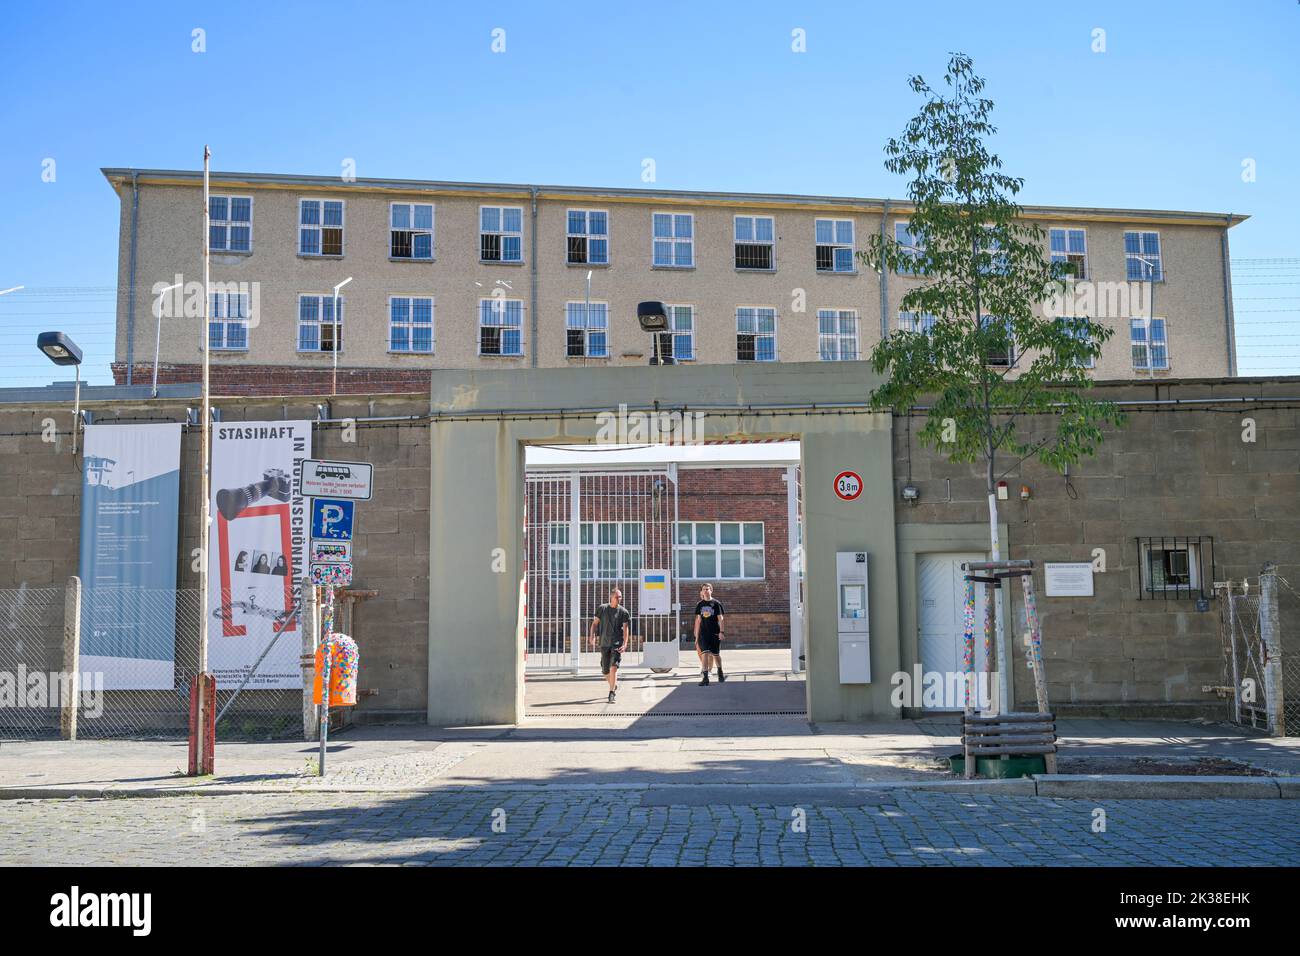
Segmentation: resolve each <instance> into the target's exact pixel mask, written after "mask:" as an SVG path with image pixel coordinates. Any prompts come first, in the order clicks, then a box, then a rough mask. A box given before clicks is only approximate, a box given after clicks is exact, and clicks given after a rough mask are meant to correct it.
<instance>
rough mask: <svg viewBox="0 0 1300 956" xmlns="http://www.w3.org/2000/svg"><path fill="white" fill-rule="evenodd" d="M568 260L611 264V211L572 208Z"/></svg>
mask: <svg viewBox="0 0 1300 956" xmlns="http://www.w3.org/2000/svg"><path fill="white" fill-rule="evenodd" d="M567 239H568V250H567V252H568V261H569V262H571V263H573V264H574V265H593V266H604V265H609V213H608V212H606V211H605V210H603V209H570V210H569V214H568V236H567Z"/></svg>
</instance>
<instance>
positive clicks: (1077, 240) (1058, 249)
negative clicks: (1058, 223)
mask: <svg viewBox="0 0 1300 956" xmlns="http://www.w3.org/2000/svg"><path fill="white" fill-rule="evenodd" d="M1048 246H1049V248H1050V250H1051V255H1052V261H1053V262H1059V263H1061V264H1062V265H1064V266H1065V271H1066V274H1067V275H1069V276H1070V277H1071V278H1073V279H1076V280H1078V281H1083V280H1084V279H1087V278H1088V235H1087V232H1086V231H1085V230H1083V229H1063V228H1057V229H1051V230H1049V232H1048Z"/></svg>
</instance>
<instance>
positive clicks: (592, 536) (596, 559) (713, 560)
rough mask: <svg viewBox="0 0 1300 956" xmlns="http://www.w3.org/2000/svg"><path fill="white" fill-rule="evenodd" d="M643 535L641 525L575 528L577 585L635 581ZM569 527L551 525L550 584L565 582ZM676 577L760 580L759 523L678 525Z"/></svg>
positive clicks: (599, 524) (626, 523)
mask: <svg viewBox="0 0 1300 956" xmlns="http://www.w3.org/2000/svg"><path fill="white" fill-rule="evenodd" d="M644 534H645V530H644V527H643V525H642V523H641V522H639V521H583V522H581V523H580V524H579V526H578V536H579V542H578V549H577V551H578V576H579V578H580V579H581V580H584V581H589V580H593V579H594V580H619V579H626V578H635V577H636V576H637V575H638V574H639V573H640V572H641V567H642V562H643V558H644V554H643V551H644ZM570 537H571V535H570V532H569V525H568V524H567V523H564V522H558V521H556V522H551V523H550V525H549V528H548V530H547V543H546V568H547V576H548V577H549V578H550V579H551V580H552V581H567V580H568V579H569V574H570V569H571V568H572V567H573V552H574V548H573V546H572V544H571V542H570ZM674 538H675V548H674V551H675V553H676V555H677V577H678V578H679V579H680V580H713V579H723V580H743V581H761V580H763V578H764V562H763V523H762V522H761V521H686V522H680V523H678V524H677V525H676V534H675V536H674Z"/></svg>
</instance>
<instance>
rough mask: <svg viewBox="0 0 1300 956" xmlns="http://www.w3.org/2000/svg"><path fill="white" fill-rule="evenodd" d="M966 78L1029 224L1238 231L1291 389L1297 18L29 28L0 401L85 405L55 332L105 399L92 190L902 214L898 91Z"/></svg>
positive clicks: (943, 10)
mask: <svg viewBox="0 0 1300 956" xmlns="http://www.w3.org/2000/svg"><path fill="white" fill-rule="evenodd" d="M195 29H202V30H203V31H204V40H205V43H206V52H202V53H196V52H194V51H193V49H192V47H193V45H194V39H193V31H194V30H195ZM497 29H500V30H503V31H504V40H505V50H504V52H500V53H496V52H493V49H492V45H493V31H494V30H497ZM796 29H801V30H803V31H804V35H805V37H806V52H801V53H797V52H794V51H793V50H792V43H793V40H792V31H794V30H796ZM1097 30H1104V31H1105V33H1104V43H1105V50H1104V52H1096V51H1095V50H1094V47H1095V46H1097V45H1098V44H1097V38H1098V35H1097V34H1096V33H1095V31H1097ZM955 50H960V51H962V52H965V53H967V54H969V55H971V56H972V57H974V59H975V64H976V68H977V70H978V72H980V73H981V74H983V75H984V76H985V77H986V78H987V80H988V87H987V89H986V92H987V94H988V95H989V96H990V97H991V98H992V99H993V100H994V102H995V103H996V104H997V106H996V110H995V114H994V115H995V119H996V122H997V123H998V125H999V126H1000V128H1001V133H1000V135H999V136H998V138H997V140H996V142H995V148H996V149H997V151H998V152H999V153H1000V155H1001V156H1002V159H1003V161H1004V163H1005V166H1006V169H1007V170H1008V171H1009V172H1010V173H1012V174H1013V175H1018V176H1023V177H1024V179H1025V190H1024V192H1023V193H1022V194H1021V197H1020V198H1021V201H1022V202H1025V203H1045V204H1054V205H1080V206H1092V205H1096V206H1127V207H1148V208H1170V209H1190V210H1203V211H1212V212H1238V213H1246V214H1249V215H1250V216H1251V217H1252V218H1251V219H1250V220H1249V221H1248V222H1246V223H1245V224H1244V225H1241V226H1239V227H1237V228H1235V229H1234V230H1232V233H1231V243H1232V256H1233V259H1234V260H1236V261H1235V262H1234V278H1235V296H1236V309H1237V314H1238V333H1239V343H1240V353H1241V369H1242V372H1243V373H1244V374H1282V373H1286V374H1297V373H1300V239H1297V232H1296V223H1297V222H1300V178H1298V173H1300V166H1298V164H1297V162H1296V157H1297V155H1300V122H1297V120H1298V118H1300V95H1298V94H1300V70H1298V69H1297V65H1298V64H1300V4H1298V3H1297V2H1295V0H1257V2H1228V0H1216V2H1208V0H1194V2H1185V3H1164V2H1146V3H1135V2H1133V0H1126V2H1118V3H1112V2H1091V3H1074V4H1066V3H1051V2H1046V0H1039V2H1036V3H994V4H974V3H971V2H969V0H964V2H952V3H949V2H944V3H915V2H914V3H888V4H887V3H882V2H878V0H870V2H856V3H831V2H819V3H803V4H801V3H789V2H787V3H780V2H763V0H750V2H744V3H739V2H729V0H728V2H698V0H697V2H686V3H679V2H675V0H659V2H655V3H640V2H638V3H620V2H614V3H609V4H604V5H601V4H572V3H565V4H560V3H552V2H547V0H533V2H523V3H514V2H496V3H491V4H473V3H470V4H467V3H437V2H424V3H419V2H410V3H397V2H391V3H390V2H374V3H356V2H346V3H330V2H321V3H311V4H306V3H279V2H275V3H268V2H259V3H245V2H223V3H220V4H214V3H178V2H172V3H138V4H132V3H105V2H96V3H84V4H72V3H67V4H35V3H24V4H18V3H16V2H12V3H8V4H6V5H5V6H4V7H3V12H0V123H2V125H0V289H5V288H8V287H10V286H14V285H19V284H22V285H24V286H25V287H26V288H25V289H24V290H23V291H21V292H18V293H13V294H10V295H4V296H0V385H39V384H45V383H48V382H50V381H51V380H54V379H64V378H66V377H67V376H66V375H65V374H63V373H62V372H61V371H56V370H55V369H54V367H53V366H49V365H47V364H45V359H43V358H42V357H41V356H40V355H39V353H37V351H36V349H35V345H34V337H35V333H36V332H38V331H41V330H43V329H46V328H61V329H63V330H65V331H68V332H69V333H70V334H72V335H73V337H74V338H75V339H76V340H77V341H78V342H79V343H81V344H82V346H83V348H84V349H85V352H86V353H87V360H86V365H85V367H84V370H85V373H86V378H87V380H89V381H93V382H98V383H105V382H108V381H111V378H110V375H109V371H108V362H109V361H110V360H111V357H112V339H113V302H114V299H113V295H114V288H113V287H114V283H115V281H116V259H117V247H118V246H117V244H118V235H117V231H118V230H117V223H118V220H117V216H118V202H117V199H116V197H115V196H114V194H113V191H112V190H111V189H110V188H109V186H108V184H107V183H106V182H105V181H104V179H103V177H102V175H101V174H100V172H99V170H100V167H103V166H136V167H144V168H148V167H163V168H186V169H198V168H200V167H201V164H202V151H203V144H204V143H205V142H206V143H210V144H211V146H212V151H213V168H214V169H217V170H237V171H258V172H278V173H300V174H320V175H339V174H340V172H341V170H342V163H343V162H344V161H345V160H347V159H351V160H354V161H355V163H356V174H357V175H358V176H361V177H390V178H399V179H449V180H475V181H505V182H516V183H546V184H580V185H597V186H630V187H636V186H642V185H644V184H643V183H642V181H641V170H642V160H643V159H646V158H652V159H654V161H655V164H656V172H657V182H656V185H658V186H659V187H662V188H668V189H717V190H726V191H756V192H783V193H813V194H835V195H848V196H868V197H887V196H890V197H897V196H902V195H903V194H904V183H903V182H901V181H900V180H898V179H897V178H896V177H894V176H892V175H891V174H889V173H887V172H886V171H885V170H884V168H883V166H882V162H881V161H882V158H883V153H882V146H883V144H884V142H885V141H886V139H887V138H888V137H889V136H891V135H894V134H896V133H897V132H898V131H899V130H901V128H902V126H903V124H904V123H905V122H906V121H907V119H908V117H910V116H911V115H912V114H913V113H914V112H915V110H916V107H917V105H918V99H917V97H916V96H915V94H913V93H912V92H911V91H910V90H909V89H908V87H907V83H906V80H907V77H908V76H909V75H910V74H912V73H918V72H919V73H922V74H923V75H925V76H926V77H927V78H929V79H932V80H939V79H940V77H941V74H942V71H943V66H944V63H945V61H946V58H947V54H948V53H949V51H955ZM50 160H53V163H54V165H53V167H52V168H53V173H54V175H53V181H46V180H47V179H48V178H49V175H48V173H49V170H50V168H51V167H50V165H49V161H50ZM1247 160H1253V161H1254V163H1253V168H1254V176H1253V181H1246V178H1244V177H1243V162H1245V161H1247ZM1261 260H1283V261H1281V262H1270V261H1261ZM1174 361H1175V363H1176V362H1177V355H1176V354H1175V355H1174Z"/></svg>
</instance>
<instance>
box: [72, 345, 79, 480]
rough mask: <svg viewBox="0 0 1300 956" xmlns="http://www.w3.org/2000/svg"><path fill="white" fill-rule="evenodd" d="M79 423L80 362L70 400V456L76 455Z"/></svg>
mask: <svg viewBox="0 0 1300 956" xmlns="http://www.w3.org/2000/svg"><path fill="white" fill-rule="evenodd" d="M80 425H81V363H80V362H78V363H77V388H76V395H75V397H74V398H73V402H72V456H73V457H74V458H75V457H76V456H77V430H78V428H79V427H80Z"/></svg>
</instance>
